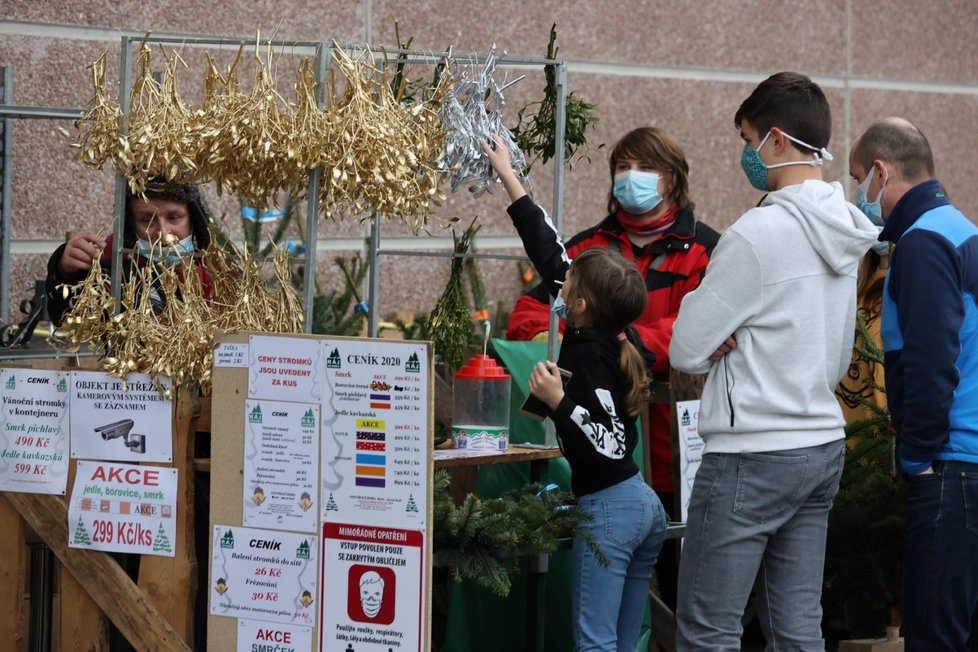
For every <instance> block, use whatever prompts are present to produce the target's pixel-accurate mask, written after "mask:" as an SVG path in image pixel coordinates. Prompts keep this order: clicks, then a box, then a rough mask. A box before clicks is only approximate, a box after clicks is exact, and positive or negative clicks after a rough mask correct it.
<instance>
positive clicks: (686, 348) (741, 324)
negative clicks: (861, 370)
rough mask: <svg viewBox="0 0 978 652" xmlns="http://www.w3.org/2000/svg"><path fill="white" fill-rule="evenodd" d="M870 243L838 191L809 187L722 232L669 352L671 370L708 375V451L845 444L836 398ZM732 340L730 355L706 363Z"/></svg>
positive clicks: (704, 409) (872, 234)
mask: <svg viewBox="0 0 978 652" xmlns="http://www.w3.org/2000/svg"><path fill="white" fill-rule="evenodd" d="M876 237H877V229H876V227H875V226H873V224H872V222H870V221H869V219H868V218H867V217H866V216H865V215H863V213H862V212H861V211H860V210H859V209H857V208H856V207H855V206H853V205H852V204H850V203H848V202H847V201H846V200H845V196H844V195H843V192H842V186H841V185H840V184H839V183H838V182H836V183H831V184H829V183H825V182H824V181H814V180H812V181H806V182H804V183H802V184H798V185H794V186H789V187H787V188H782V189H781V190H777V191H775V192H772V193H770V194H768V195H767V197H765V198H764V200H763V201H762V202H761V205H760V206H759V207H757V208H754V209H752V210H750V211H748V212H747V213H745V214H744V215H743V216H742V217H741V218H740V219H739V220H738V221H737V222H736V223H735V224H734V225H733V226H731V227H730V228H729V229H728V230H727V231H726V232H725V233H724V234H723V236H722V237H721V238H720V242H719V244H717V247H716V249H715V250H714V252H713V257H712V258H711V259H710V264H709V265H708V266H707V268H706V273H705V275H704V277H703V282H702V283H701V284H700V286H699V287H698V288H697V289H696V290H694V291H693V292H691V293H690V294H688V295H686V297H685V298H684V299H683V302H682V305H681V307H680V309H679V316H678V318H677V319H676V323H675V326H674V328H673V335H672V342H671V344H670V346H669V359H670V361H671V363H672V366H673V367H675V368H676V369H680V370H682V371H685V372H688V373H693V374H704V373H705V374H708V375H707V378H706V385H705V387H704V390H703V397H702V402H701V405H700V421H699V432H700V435H702V437H703V439H704V441H705V443H706V448H705V450H704V452H705V453H756V452H764V451H776V450H791V449H795V448H804V447H808V446H818V445H821V444H825V443H828V442H830V441H834V440H837V439H841V438H843V436H844V434H843V426H844V425H845V421H844V419H843V417H842V411H841V409H840V407H839V403H838V401H837V400H836V398H835V388H836V385H838V383H839V381H840V380H841V379H842V375H843V374H844V373H845V371H846V369H848V367H849V362H850V359H851V357H852V344H853V339H854V336H855V322H856V273H857V270H858V266H859V261H860V259H861V258H862V256H863V254H865V253H866V251H867V250H868V249H869V247H870V246H871V245H872V244H873V242H875V240H876ZM730 335H733V337H734V339H735V340H736V341H737V348H736V349H734V350H733V351H731V352H730V353H728V354H727V355H725V356H723V358H722V359H721V360H720V361H719V362H711V361H710V360H709V356H710V354H711V353H713V352H714V351H716V349H717V348H718V347H719V346H720V345H721V344H722V343H723V341H724V340H726V338H727V337H729V336H730Z"/></svg>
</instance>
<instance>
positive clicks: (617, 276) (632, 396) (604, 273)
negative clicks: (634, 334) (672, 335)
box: [565, 247, 649, 416]
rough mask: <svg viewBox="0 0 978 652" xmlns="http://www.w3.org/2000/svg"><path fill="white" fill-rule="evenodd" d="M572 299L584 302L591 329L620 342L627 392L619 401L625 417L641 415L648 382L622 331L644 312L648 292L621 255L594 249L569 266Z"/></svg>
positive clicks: (640, 363)
mask: <svg viewBox="0 0 978 652" xmlns="http://www.w3.org/2000/svg"><path fill="white" fill-rule="evenodd" d="M571 269H572V270H573V273H574V290H573V292H574V295H575V296H574V297H565V300H570V299H572V298H576V297H580V298H582V299H584V300H585V301H586V302H587V314H588V317H589V318H590V320H591V323H592V325H593V326H594V328H596V329H598V330H602V331H605V332H606V333H611V334H613V335H617V336H618V338H619V340H621V346H620V349H621V353H620V355H619V362H618V368H619V370H620V371H621V377H622V380H623V381H625V386H626V387H627V388H628V389H627V390H626V394H625V396H624V397H622V401H623V409H624V410H625V412H626V413H627V414H628V415H629V416H635V415H637V414H639V412H641V411H642V408H643V407H644V405H645V403H646V402H647V401H648V399H649V380H648V373H647V369H646V367H645V361H644V360H643V358H642V354H640V353H639V352H638V349H636V348H635V345H634V344H632V343H631V342H630V341H628V339H627V338H624V336H623V334H622V333H623V331H624V330H625V328H626V327H627V326H628V325H629V324H631V323H632V322H633V321H635V320H636V319H638V318H639V317H641V316H642V313H643V312H645V304H646V302H647V301H648V290H646V288H645V280H644V279H643V278H642V275H641V274H639V272H638V269H637V268H636V267H635V264H634V263H632V262H630V261H628V260H625V259H624V258H623V257H622V256H621V254H619V253H617V252H614V251H611V250H609V249H603V248H600V247H595V248H593V249H586V250H584V251H582V252H581V253H579V254H578V255H577V257H576V258H574V262H573V263H572V265H571Z"/></svg>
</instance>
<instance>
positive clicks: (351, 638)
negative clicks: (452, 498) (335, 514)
mask: <svg viewBox="0 0 978 652" xmlns="http://www.w3.org/2000/svg"><path fill="white" fill-rule="evenodd" d="M424 545H425V544H424V534H423V533H422V532H419V531H417V530H398V529H393V528H382V527H369V526H361V525H344V524H339V523H326V524H324V525H323V578H322V581H321V582H320V586H321V587H322V614H321V620H320V622H321V626H320V630H319V631H320V646H319V649H320V650H322V651H323V652H334V651H335V652H342V651H345V650H354V651H355V652H391V651H392V650H397V651H398V652H404V651H405V650H410V651H411V652H420V650H421V649H422V645H423V642H424V635H425V622H424V606H425V604H427V592H426V587H425V583H424V578H425V577H426V571H425V552H424V551H425V547H424Z"/></svg>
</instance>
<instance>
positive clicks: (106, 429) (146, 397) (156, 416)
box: [68, 371, 173, 462]
mask: <svg viewBox="0 0 978 652" xmlns="http://www.w3.org/2000/svg"><path fill="white" fill-rule="evenodd" d="M159 381H160V383H161V384H162V385H163V387H164V388H167V387H169V386H170V381H169V379H168V378H166V377H162V376H161V377H160V378H159ZM70 385H71V393H70V396H71V398H70V405H71V408H70V410H69V417H68V419H69V427H70V429H71V457H72V458H75V459H79V458H80V459H92V460H116V461H122V462H172V461H173V404H172V402H171V401H170V399H168V398H166V397H165V396H163V394H161V393H160V392H159V391H158V390H157V389H156V387H154V386H153V381H152V380H151V379H150V377H149V376H148V375H146V374H129V376H127V377H126V380H125V381H122V380H120V379H119V378H115V377H113V376H110V375H109V374H107V373H104V372H100V371H72V372H71V382H70Z"/></svg>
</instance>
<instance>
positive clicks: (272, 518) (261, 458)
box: [244, 399, 319, 532]
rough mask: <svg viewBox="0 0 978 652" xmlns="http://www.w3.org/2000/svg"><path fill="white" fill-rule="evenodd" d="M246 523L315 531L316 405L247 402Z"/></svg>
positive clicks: (317, 430)
mask: <svg viewBox="0 0 978 652" xmlns="http://www.w3.org/2000/svg"><path fill="white" fill-rule="evenodd" d="M244 430H245V450H244V454H245V459H244V475H245V477H244V524H245V525H250V526H256V527H270V528H276V529H283V530H301V531H303V532H315V531H316V516H317V514H318V513H319V512H318V508H317V505H316V464H317V463H318V461H319V406H318V405H314V404H310V403H286V402H284V401H261V400H255V399H251V400H249V401H246V402H245V428H244Z"/></svg>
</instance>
